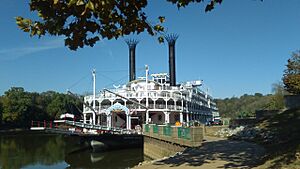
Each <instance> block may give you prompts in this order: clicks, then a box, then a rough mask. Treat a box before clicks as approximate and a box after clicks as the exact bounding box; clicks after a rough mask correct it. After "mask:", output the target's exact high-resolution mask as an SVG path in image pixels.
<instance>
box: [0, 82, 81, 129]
mask: <svg viewBox="0 0 300 169" xmlns="http://www.w3.org/2000/svg"><path fill="white" fill-rule="evenodd" d="M81 99H82V98H81ZM80 111H82V104H81V103H80V100H79V99H76V98H73V97H71V96H70V95H67V94H62V93H58V92H54V91H47V92H43V93H36V92H27V91H25V90H24V89H23V88H22V87H12V88H11V89H9V90H8V91H6V92H5V93H4V95H3V96H0V126H2V127H28V126H30V124H31V121H32V120H53V119H55V118H59V116H60V115H61V114H63V113H72V114H75V115H80Z"/></svg>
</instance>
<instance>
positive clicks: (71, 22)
mask: <svg viewBox="0 0 300 169" xmlns="http://www.w3.org/2000/svg"><path fill="white" fill-rule="evenodd" d="M167 1H168V2H170V3H172V4H174V5H176V6H177V7H178V8H182V7H185V6H187V5H189V4H190V3H200V2H204V0H167ZM221 2H222V0H209V2H208V3H207V4H206V8H205V11H210V10H212V9H213V8H214V6H215V5H216V4H220V3H221ZM147 4H148V0H31V1H30V2H29V5H30V10H31V11H36V12H37V14H38V16H39V20H37V21H32V20H31V19H26V18H23V17H21V16H18V17H16V23H17V25H18V26H19V28H20V29H21V30H23V31H24V32H28V33H30V36H38V37H41V36H44V35H46V34H49V35H54V36H65V45H66V46H68V47H69V48H70V49H71V50H76V49H77V48H78V47H81V48H82V47H83V46H85V45H87V46H94V45H95V43H96V42H97V41H99V40H101V39H112V38H115V39H118V38H119V37H123V36H125V35H129V34H131V33H137V34H139V33H141V32H145V31H146V32H147V33H148V34H150V35H152V36H155V35H159V37H158V40H159V42H163V41H164V38H163V33H164V27H163V26H162V24H163V22H164V21H165V17H163V16H159V17H158V21H157V23H156V24H152V23H150V21H149V20H148V17H147V16H148V15H147V14H146V12H145V7H146V6H147Z"/></svg>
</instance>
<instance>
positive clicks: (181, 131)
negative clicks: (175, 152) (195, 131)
mask: <svg viewBox="0 0 300 169" xmlns="http://www.w3.org/2000/svg"><path fill="white" fill-rule="evenodd" d="M178 138H183V139H187V140H190V139H191V130H190V128H182V127H178Z"/></svg>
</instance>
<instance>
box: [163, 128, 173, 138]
mask: <svg viewBox="0 0 300 169" xmlns="http://www.w3.org/2000/svg"><path fill="white" fill-rule="evenodd" d="M163 134H164V135H165V136H172V127H170V126H163Z"/></svg>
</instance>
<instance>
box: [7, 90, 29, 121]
mask: <svg viewBox="0 0 300 169" xmlns="http://www.w3.org/2000/svg"><path fill="white" fill-rule="evenodd" d="M4 94H5V95H4V96H3V99H2V103H3V114H2V121H3V122H4V123H6V124H13V123H15V124H16V125H22V122H24V120H25V118H26V113H28V112H29V110H30V107H31V106H32V100H31V98H30V97H29V95H28V93H27V92H25V91H24V89H23V88H21V87H12V88H11V89H9V90H8V91H6V92H5V93H4Z"/></svg>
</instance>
